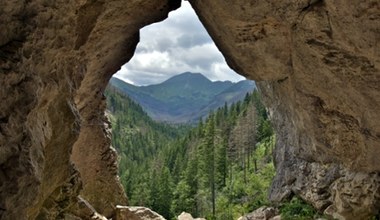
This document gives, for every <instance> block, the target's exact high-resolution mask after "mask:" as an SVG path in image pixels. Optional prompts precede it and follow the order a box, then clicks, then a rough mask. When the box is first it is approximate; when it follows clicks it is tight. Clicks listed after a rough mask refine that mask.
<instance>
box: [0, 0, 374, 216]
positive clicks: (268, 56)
mask: <svg viewBox="0 0 380 220" xmlns="http://www.w3.org/2000/svg"><path fill="white" fill-rule="evenodd" d="M190 2H191V4H192V6H193V8H194V9H195V11H196V13H197V14H198V16H199V18H200V20H201V21H202V22H203V24H204V25H205V27H206V29H207V30H208V32H209V33H210V35H211V36H212V38H213V39H214V41H215V43H216V44H217V46H218V48H219V49H220V50H221V51H222V53H223V54H224V56H225V58H226V60H227V62H228V64H229V65H230V66H231V67H232V68H234V69H235V70H236V71H237V72H238V73H240V74H242V75H245V76H247V77H248V78H251V79H254V80H257V81H259V82H258V83H257V84H258V87H259V89H260V91H261V93H262V94H263V96H264V101H265V104H266V106H267V107H268V109H269V111H270V115H271V117H272V120H273V123H274V126H275V130H276V135H277V143H276V150H275V162H276V167H277V176H276V178H275V180H274V182H273V185H272V189H271V195H270V197H271V199H272V200H273V201H280V200H282V199H285V198H287V197H289V196H291V195H293V194H298V195H300V196H301V197H302V198H304V199H305V200H307V201H309V202H310V203H311V204H313V205H314V206H315V207H316V208H318V209H320V210H321V211H325V212H326V213H330V214H331V215H334V216H337V217H339V218H341V219H358V218H366V217H368V216H370V215H373V214H375V213H377V212H378V210H379V209H380V208H379V199H380V196H379V193H380V192H379V191H380V190H379V186H380V183H379V172H380V163H378V161H377V158H378V156H379V155H380V114H379V109H380V94H379V93H380V92H379V91H380V73H379V68H380V67H379V65H380V48H379V47H380V44H379V43H378V42H379V39H380V27H379V26H380V22H379V20H380V9H379V8H380V6H379V4H380V3H379V2H378V1H377V0H368V1H361V0H352V1H343V0H335V1H323V0H316V1H314V0H292V1H288V0H278V1H264V0H256V1H248V0H229V1H226V0H202V1H200V0H190ZM179 4H180V1H179V0H163V1H157V0H127V1H126V0H114V1H104V0H76V1H73V0H69V1H45V0H34V1H22V0H13V1H9V0H0V5H1V7H0V30H1V32H0V85H1V87H0V98H1V102H0V218H1V219H35V218H37V217H38V218H39V219H60V218H63V217H64V216H73V218H74V217H75V216H78V213H77V211H78V210H77V207H76V205H78V203H80V201H79V200H78V195H80V196H81V197H82V198H83V199H84V200H85V201H87V202H88V203H89V204H91V206H92V207H93V209H94V210H95V211H96V212H97V213H99V214H101V215H104V216H106V217H112V216H113V215H114V214H115V212H114V210H115V207H116V205H118V204H122V205H123V204H126V203H127V199H126V196H125V195H124V191H123V189H122V187H121V185H120V183H119V179H118V177H117V164H116V161H117V160H116V158H117V157H116V154H115V151H114V150H113V149H112V147H110V136H109V134H110V131H109V123H108V122H107V117H106V116H105V114H104V110H105V100H104V96H103V91H104V88H105V86H106V84H107V82H108V80H109V79H110V77H111V75H112V74H113V73H114V72H116V70H118V69H119V68H120V66H121V65H122V64H124V63H125V62H127V61H128V60H129V59H130V58H131V57H132V55H133V52H134V49H135V47H136V44H137V42H138V40H139V35H138V31H139V29H140V28H142V27H143V26H145V25H148V24H151V23H153V22H157V21H160V20H163V19H164V18H166V17H167V14H168V13H169V11H170V10H173V9H175V8H177V7H178V6H179ZM358 204H359V205H358ZM359 206H360V207H359ZM85 210H86V209H85ZM87 211H88V209H87ZM80 218H82V217H80Z"/></svg>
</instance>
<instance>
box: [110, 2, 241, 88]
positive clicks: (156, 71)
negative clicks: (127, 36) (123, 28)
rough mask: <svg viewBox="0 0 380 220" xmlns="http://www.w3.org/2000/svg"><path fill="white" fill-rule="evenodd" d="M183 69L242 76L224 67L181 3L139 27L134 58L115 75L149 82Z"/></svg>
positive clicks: (218, 76)
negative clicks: (162, 18)
mask: <svg viewBox="0 0 380 220" xmlns="http://www.w3.org/2000/svg"><path fill="white" fill-rule="evenodd" d="M186 71H190V72H200V73H202V74H204V75H205V76H206V77H208V78H209V79H211V80H231V81H238V80H242V79H244V78H243V77H241V76H240V75H237V74H236V73H234V72H233V71H232V70H231V69H230V68H229V67H228V66H227V64H226V63H225V61H224V58H223V56H222V54H221V53H220V52H219V50H218V49H217V48H216V46H215V44H214V43H213V42H212V39H211V38H210V36H209V35H208V34H207V32H206V30H205V29H204V27H203V25H202V24H201V23H200V21H199V19H198V18H197V16H196V14H195V13H194V11H193V9H192V8H191V6H190V5H189V3H188V2H182V7H181V8H180V9H178V10H176V11H174V12H171V13H170V14H169V18H168V19H166V20H165V21H163V22H161V23H157V24H152V25H149V26H147V27H145V28H143V29H142V30H141V32H140V43H139V44H138V46H137V48H136V52H135V55H134V57H133V58H132V59H131V60H130V62H129V63H127V64H126V65H124V66H123V67H122V68H121V69H120V71H119V72H117V73H116V76H117V77H118V78H121V79H124V80H126V81H127V82H130V83H133V84H136V85H148V84H156V83H160V82H162V81H164V80H166V79H168V78H170V77H171V76H173V75H176V74H179V73H182V72H186Z"/></svg>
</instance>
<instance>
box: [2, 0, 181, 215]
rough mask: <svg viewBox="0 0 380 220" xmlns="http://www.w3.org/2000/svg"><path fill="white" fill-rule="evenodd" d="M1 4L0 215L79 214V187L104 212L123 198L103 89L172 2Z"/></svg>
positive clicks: (5, 0)
mask: <svg viewBox="0 0 380 220" xmlns="http://www.w3.org/2000/svg"><path fill="white" fill-rule="evenodd" d="M0 5H1V7H0V30H1V32H0V84H1V87H0V98H1V102H0V219H35V218H38V219H61V218H63V217H64V216H69V214H70V213H76V210H75V209H76V208H75V206H76V205H77V204H78V203H79V202H80V201H78V197H77V196H78V195H79V194H80V195H81V196H82V197H83V199H84V200H86V201H88V202H89V203H90V204H91V205H92V206H93V208H94V210H96V211H98V212H99V213H101V214H103V215H105V216H107V217H111V216H112V215H113V212H114V211H113V209H114V208H115V206H116V205H117V204H126V203H127V200H126V196H125V195H124V191H123V189H122V187H121V185H120V183H119V181H118V177H117V165H116V154H115V151H114V150H113V149H112V148H111V147H110V137H109V130H108V124H107V119H106V118H105V116H104V110H105V100H104V96H103V91H104V88H105V86H106V85H107V82H108V80H109V78H110V77H111V75H112V74H113V73H114V72H115V71H116V70H117V69H118V68H120V66H121V65H122V64H123V63H125V62H127V61H128V60H129V59H130V58H131V56H132V55H133V52H134V49H135V46H136V44H137V42H138V39H139V35H138V31H139V29H140V28H141V27H143V26H145V25H147V24H150V23H153V22H157V21H160V20H162V19H164V18H166V16H167V14H168V12H169V11H170V10H172V9H175V8H176V7H178V6H179V2H178V1H171V0H167V1H156V0H150V1H149V0H147V1H137V0H136V1H124V0H114V1H101V0H99V1H96V0H79V1H45V0H35V1H24V0H14V1H9V0H0ZM142 15H144V16H142ZM71 153H72V155H71ZM71 156H72V157H71ZM73 162H74V163H75V166H74V165H73ZM70 216H76V215H75V214H73V215H71V214H70ZM90 217H91V216H87V217H83V218H84V219H88V218H90Z"/></svg>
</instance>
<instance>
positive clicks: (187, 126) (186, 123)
mask: <svg viewBox="0 0 380 220" xmlns="http://www.w3.org/2000/svg"><path fill="white" fill-rule="evenodd" d="M105 95H106V97H107V114H108V116H109V118H110V121H111V124H112V146H113V147H115V148H116V150H117V152H118V156H119V176H120V179H121V183H122V185H123V187H124V190H125V191H126V194H127V196H128V199H129V204H130V205H138V206H146V207H149V208H151V209H152V210H154V211H157V212H158V213H159V214H161V215H163V216H164V217H166V218H167V219H170V218H172V217H175V216H178V215H180V214H181V212H183V211H184V212H187V213H190V214H192V215H193V216H202V217H207V218H217V219H235V218H237V217H239V216H238V215H241V214H243V213H247V212H248V211H249V210H250V209H252V208H259V207H258V205H254V206H251V207H249V208H248V207H246V208H242V209H241V208H240V210H239V211H237V209H238V207H243V206H244V205H247V204H249V203H254V202H257V203H258V204H264V203H267V199H266V197H267V195H266V193H267V191H268V188H269V184H270V182H271V180H272V178H273V175H274V172H275V171H274V166H273V163H272V157H271V152H272V150H273V148H274V143H275V138H274V134H273V129H272V127H271V125H270V122H269V119H268V116H267V114H266V110H265V108H264V106H263V104H262V103H261V100H260V95H259V93H258V92H257V89H256V86H255V84H254V82H253V81H250V80H245V78H244V77H242V76H240V75H238V74H237V73H235V72H234V71H233V70H231V69H230V68H229V67H228V65H227V64H226V62H225V60H224V57H223V55H222V54H221V53H220V52H219V50H218V49H217V47H216V46H215V44H214V42H213V41H212V39H211V38H210V36H209V35H208V33H207V32H206V30H205V29H204V27H203V25H202V24H201V22H200V21H199V19H198V17H197V16H196V14H195V13H194V11H193V9H192V8H191V6H190V4H189V3H188V2H187V1H183V2H182V6H181V8H179V9H177V10H176V11H173V12H171V13H170V14H169V18H167V19H166V20H165V21H162V22H160V23H157V24H152V25H149V26H147V27H144V28H143V29H141V30H140V42H139V44H138V46H137V48H136V50H135V53H134V55H133V57H132V59H131V60H130V61H129V62H128V63H126V64H125V65H123V66H122V67H121V68H120V70H119V71H118V72H117V73H116V74H115V75H114V76H113V77H112V78H111V80H110V82H109V84H108V87H107V89H106V92H105ZM258 130H260V132H258ZM207 138H209V139H210V138H211V139H212V141H210V140H209V141H208V145H207V146H208V147H209V148H212V151H211V152H210V151H209V152H208V151H207V150H208V149H206V148H207V147H206V146H205V145H206V142H207V141H206V139H207ZM206 156H207V158H206ZM195 158H197V159H195ZM210 160H211V161H212V164H210V163H209V162H206V161H210ZM194 161H197V162H198V163H194ZM223 164H224V165H223ZM207 167H209V168H210V167H212V168H210V169H211V170H212V171H209V172H211V173H208V172H206V171H203V173H202V172H201V171H194V169H196V170H205V169H207ZM254 173H260V175H259V176H257V177H254V176H253V175H252V174H254ZM192 178H193V180H192ZM197 178H200V179H202V180H197ZM252 178H254V180H252ZM260 178H261V179H260ZM206 185H212V187H210V188H209V187H206ZM252 185H260V187H256V188H257V189H256V190H255V192H250V188H251V186H252ZM195 186H196V187H195ZM239 187H243V188H246V189H241V188H239ZM239 190H240V193H241V195H238V196H236V198H233V196H232V195H233V194H236V193H237V191H239ZM226 191H227V192H226ZM223 192H224V193H223ZM216 194H218V195H216ZM219 194H220V195H219ZM253 194H256V195H258V194H259V195H260V197H259V198H258V199H250V198H249V197H250V196H252V195H253ZM155 197H157V198H155ZM183 199H185V200H188V201H187V202H183V201H182V202H181V201H180V200H183ZM252 200H255V201H252Z"/></svg>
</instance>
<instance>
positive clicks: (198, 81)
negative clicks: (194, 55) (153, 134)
mask: <svg viewBox="0 0 380 220" xmlns="http://www.w3.org/2000/svg"><path fill="white" fill-rule="evenodd" d="M110 84H111V85H113V86H114V87H116V88H118V89H119V90H121V91H123V92H124V93H126V94H128V95H129V96H130V97H131V98H132V99H133V100H135V101H136V102H137V103H139V104H140V105H141V106H142V107H143V109H144V110H145V111H146V112H147V113H148V115H149V116H150V117H152V118H153V119H154V120H156V121H165V122H170V123H186V122H190V123H193V122H196V121H198V120H199V118H201V117H204V116H206V115H207V114H208V113H209V111H210V110H214V109H216V108H218V107H221V106H223V105H224V104H225V103H227V104H228V105H230V104H232V103H234V102H236V101H238V100H241V99H242V98H244V96H245V94H246V93H247V92H251V91H252V90H253V89H254V88H255V85H254V83H253V82H252V81H248V80H244V81H241V82H238V83H232V82H230V81H224V82H221V81H217V82H212V81H211V80H209V79H207V78H206V77H205V76H203V75H202V74H200V73H190V72H186V73H182V74H179V75H176V76H174V77H171V78H170V79H168V80H166V81H164V82H162V83H160V84H156V85H149V86H134V85H131V84H128V83H126V82H124V81H122V80H120V79H117V78H112V79H111V80H110Z"/></svg>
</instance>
